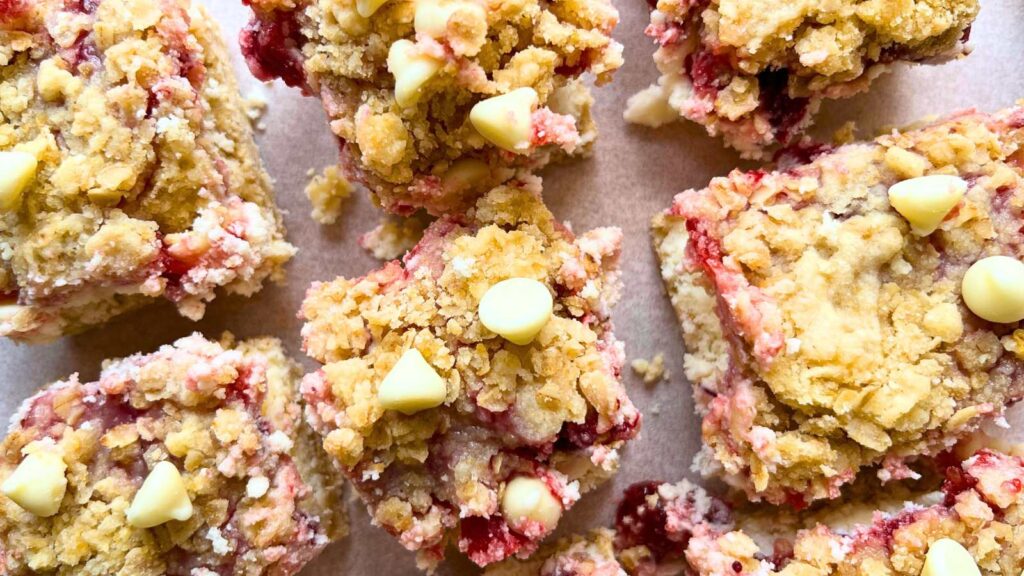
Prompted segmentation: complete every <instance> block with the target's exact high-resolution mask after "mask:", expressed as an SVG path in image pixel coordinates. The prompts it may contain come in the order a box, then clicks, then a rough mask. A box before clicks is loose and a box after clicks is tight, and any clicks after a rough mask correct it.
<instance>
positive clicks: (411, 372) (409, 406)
mask: <svg viewBox="0 0 1024 576" xmlns="http://www.w3.org/2000/svg"><path fill="white" fill-rule="evenodd" d="M447 396H448V385H447V384H446V383H445V381H444V379H443V378H441V376H440V375H439V374H438V373H437V371H436V370H434V367H433V366H431V365H430V364H429V363H428V362H427V360H426V358H424V357H423V354H420V351H419V350H417V349H415V348H410V349H408V350H406V351H405V354H402V357H401V358H399V359H398V362H396V363H395V365H394V367H392V368H391V371H390V372H388V375H387V376H385V377H384V381H383V382H381V384H380V388H379V389H378V390H377V400H379V401H380V404H381V406H383V407H384V409H386V410H398V411H399V412H401V413H403V414H415V413H416V412H419V411H421V410H427V409H429V408H434V407H436V406H440V405H441V404H443V403H444V399H445V398H446V397H447Z"/></svg>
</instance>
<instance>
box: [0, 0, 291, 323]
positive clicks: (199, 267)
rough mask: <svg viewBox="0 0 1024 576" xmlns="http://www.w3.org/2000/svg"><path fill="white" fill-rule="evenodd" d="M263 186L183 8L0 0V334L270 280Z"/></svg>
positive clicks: (196, 22) (276, 227)
mask: <svg viewBox="0 0 1024 576" xmlns="http://www.w3.org/2000/svg"><path fill="white" fill-rule="evenodd" d="M283 234H284V230H283V228H282V225H281V218H280V215H279V214H278V212H277V209H276V208H275V207H274V204H273V198H272V194H271V189H270V180H269V178H268V177H267V175H266V173H265V172H264V171H263V168H262V166H261V164H260V159H259V154H258V151H257V149H256V146H255V144H254V142H253V138H252V132H251V128H250V127H249V123H248V120H247V118H246V116H245V114H244V112H243V110H242V103H241V99H240V97H239V95H238V87H237V85H236V83H235V78H234V76H233V72H232V70H231V67H230V62H229V59H228V55H227V51H226V48H225V46H224V44H223V42H222V40H221V38H220V36H219V33H218V31H217V29H216V27H215V25H214V24H213V22H212V20H211V18H210V16H209V15H208V14H207V13H206V11H205V10H204V9H203V8H202V6H200V5H198V4H195V3H191V2H189V1H180V2H179V1H175V2H165V1H161V0H68V1H58V0H37V1H14V2H0V247H2V249H0V335H5V336H9V337H11V338H15V339H18V340H28V341H43V340H51V339H54V338H57V337H59V336H61V335H62V334H66V333H71V332H77V331H80V330H82V329H84V328H86V327H89V326H91V325H95V324H99V323H101V322H104V321H106V320H107V319H109V318H110V317H112V316H114V315H116V314H119V313H121V312H124V311H126V310H128V309H131V308H134V307H137V306H139V305H142V304H144V303H146V302H149V301H152V300H153V299H155V298H161V297H162V298H167V299H169V300H171V301H172V302H174V303H175V304H177V306H178V309H179V311H180V312H181V313H182V315H184V316H187V317H189V318H192V319H199V318H201V317H202V316H203V312H204V308H205V303H206V302H207V301H209V300H212V299H213V297H214V291H215V289H217V288H218V287H223V288H224V289H225V290H226V291H228V292H233V293H239V294H245V295H249V294H252V293H254V292H256V291H258V290H259V289H260V286H261V284H262V283H263V281H264V280H266V279H268V278H270V279H274V280H277V279H280V278H281V276H282V270H281V267H282V265H283V263H284V262H285V261H287V260H288V259H289V258H290V256H291V255H292V253H293V252H294V248H292V247H291V246H290V245H289V244H288V243H286V242H285V241H284V239H283Z"/></svg>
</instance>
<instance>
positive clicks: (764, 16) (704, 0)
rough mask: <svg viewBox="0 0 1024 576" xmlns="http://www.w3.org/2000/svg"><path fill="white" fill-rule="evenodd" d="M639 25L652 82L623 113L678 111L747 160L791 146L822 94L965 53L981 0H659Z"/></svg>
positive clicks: (846, 92) (843, 93)
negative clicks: (899, 67)
mask: <svg viewBox="0 0 1024 576" xmlns="http://www.w3.org/2000/svg"><path fill="white" fill-rule="evenodd" d="M652 4H654V5H656V9H655V10H654V11H652V12H651V23H650V25H649V26H648V27H647V30H646V33H647V35H648V36H650V37H651V38H653V39H654V41H655V42H656V43H657V44H658V50H657V51H656V52H655V53H654V61H655V63H656V64H657V66H658V69H659V70H660V71H661V77H660V78H659V79H658V82H657V84H655V85H653V86H651V87H650V88H648V89H646V90H644V91H642V92H640V93H639V94H637V95H635V96H634V97H633V98H631V99H630V101H629V104H628V107H627V111H626V119H627V120H630V121H632V122H638V123H641V124H646V125H649V126H660V125H662V124H665V123H667V122H671V121H673V120H676V119H678V118H680V117H683V118H687V119H689V120H692V121H694V122H697V123H699V124H702V125H704V127H705V128H707V131H708V133H709V134H711V135H712V136H718V135H721V136H723V137H724V138H725V142H726V144H728V145H729V146H731V147H733V148H736V149H737V150H739V151H740V152H742V153H743V155H744V156H748V157H755V158H756V157H762V156H764V155H765V154H766V152H767V151H768V149H770V148H772V147H773V146H775V145H788V144H790V143H793V142H795V141H796V140H797V138H798V136H800V134H801V133H802V132H803V130H804V129H805V128H806V127H807V126H808V125H809V124H810V123H811V121H812V119H813V116H814V114H815V113H816V112H817V110H818V107H819V105H820V104H821V102H822V100H824V99H835V98H845V97H848V96H851V95H853V94H856V93H858V92H861V91H864V90H866V89H867V88H868V87H869V85H870V84H871V82H872V81H873V80H874V79H875V78H876V77H878V76H879V75H881V74H883V73H884V72H886V71H888V70H890V69H892V68H893V67H894V66H895V65H896V64H900V63H913V62H933V63H934V62H937V61H943V60H948V59H950V58H955V57H959V56H962V55H965V54H966V53H967V49H966V48H965V42H966V41H967V38H968V36H969V35H970V29H971V23H972V22H973V21H974V18H975V17H976V16H977V14H978V8H979V2H978V0H907V1H904V2H888V1H886V0H867V1H864V0H837V1H834V2H812V1H797V2H787V1H779V0H775V1H771V2H765V1H764V0H659V1H658V2H656V3H655V2H653V1H652Z"/></svg>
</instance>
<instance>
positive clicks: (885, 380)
mask: <svg viewBox="0 0 1024 576" xmlns="http://www.w3.org/2000/svg"><path fill="white" fill-rule="evenodd" d="M1022 143H1024V109H1022V108H1012V109H1009V110H1006V111H1004V112H1000V113H998V114H991V115H989V114H981V113H974V112H965V113H961V114H958V115H956V116H953V117H951V118H947V119H944V120H939V121H935V122H933V123H930V124H925V125H921V126H918V127H916V128H912V129H907V130H905V131H894V132H892V133H890V134H887V135H885V136H882V137H879V138H877V139H876V140H875V141H873V142H868V143H859V144H850V145H846V146H843V147H840V148H837V149H835V150H831V151H830V150H826V149H821V148H819V149H815V150H798V151H795V152H794V153H800V154H802V155H804V156H805V157H803V158H796V157H788V158H787V159H784V160H783V163H782V164H781V165H780V166H778V167H777V169H776V170H774V171H764V170H759V171H754V172H746V173H744V172H739V171H735V172H733V173H732V174H730V175H729V176H728V177H723V178H716V179H715V180H713V181H712V182H711V185H710V186H709V187H708V188H705V189H703V190H689V191H686V192H683V193H681V194H680V195H678V196H677V197H676V198H675V201H674V203H673V206H672V208H671V209H670V210H668V211H667V212H665V213H664V214H662V215H660V216H658V217H657V218H656V219H655V222H654V236H655V245H656V248H657V251H658V253H659V255H660V256H661V259H662V275H663V277H664V280H665V283H666V286H667V288H668V291H669V293H670V295H671V297H672V300H673V304H674V305H675V307H676V310H677V312H678V313H679V316H680V319H681V324H682V329H683V336H684V339H685V341H686V346H687V350H686V362H685V367H686V374H687V377H688V378H689V379H690V380H691V382H692V383H693V385H694V394H695V398H696V403H697V405H698V409H699V411H700V412H701V414H702V415H703V418H704V419H703V426H702V431H703V437H704V442H705V447H704V449H703V451H702V453H701V455H700V456H699V461H698V463H697V466H699V467H700V468H702V470H704V471H705V472H717V473H719V474H721V475H722V476H724V478H725V479H726V481H727V482H728V483H730V484H731V485H733V486H735V487H738V488H740V489H742V490H744V491H746V492H747V494H748V495H749V496H750V497H751V498H754V499H766V500H768V501H771V502H773V503H783V502H787V503H790V504H793V505H796V506H801V505H803V504H805V503H807V502H809V501H812V500H815V499H819V498H834V497H836V496H837V495H838V491H839V488H840V487H841V486H842V485H844V484H846V483H849V482H850V481H852V480H853V479H854V478H855V477H856V476H857V474H858V473H859V472H860V471H861V469H862V468H865V467H874V466H877V467H878V469H877V471H876V473H877V474H878V476H879V478H881V479H882V480H890V479H899V478H905V477H909V476H913V474H914V472H913V470H912V466H913V462H914V459H915V458H916V457H918V456H927V455H934V454H937V453H939V452H941V451H942V450H944V449H947V448H949V447H950V446H951V445H952V444H953V443H954V442H955V440H956V439H957V438H959V437H962V436H964V435H965V434H966V433H968V432H970V431H972V430H973V429H975V428H977V426H978V425H979V424H980V422H981V420H982V418H983V417H986V416H998V415H999V414H1001V412H1002V410H1003V409H1004V407H1005V406H1006V405H1007V404H1008V403H1011V402H1014V401H1016V400H1018V399H1020V398H1021V396H1022V394H1024V355H1022V354H1021V350H1022V349H1024V347H1022V346H1021V334H1024V331H1022V330H1021V326H1020V323H1016V324H992V323H988V322H985V321H983V320H982V319H980V318H978V317H976V316H974V315H973V314H972V313H971V312H970V311H969V310H968V309H967V308H966V306H965V305H964V304H963V302H962V299H961V295H960V284H961V280H962V278H963V275H964V273H965V272H966V270H967V268H968V267H969V266H970V265H971V264H973V263H974V262H976V261H977V260H979V259H980V258H983V257H986V256H991V255H998V254H1003V255H1009V256H1013V257H1016V258H1022V257H1024V238H1022V236H1021V234H1020V228H1021V225H1022V222H1024V152H1022V151H1021V149H1020V145H1021V144H1022ZM808 154H810V156H815V155H816V157H814V158H813V159H811V158H809V157H806V155H808ZM922 174H953V175H958V176H960V177H961V178H963V179H964V180H965V181H966V182H967V183H968V186H969V188H968V191H967V193H966V195H965V197H964V199H963V201H962V202H961V203H960V204H959V205H958V206H957V207H955V208H954V209H953V211H952V212H951V213H950V214H949V216H947V218H946V219H945V221H944V222H943V223H942V224H941V225H940V226H939V228H938V230H936V231H935V232H934V233H932V234H931V235H930V236H926V237H922V236H918V235H916V234H913V233H912V232H911V230H910V228H909V225H908V223H907V222H906V221H905V220H904V219H903V218H902V216H900V214H899V213H897V212H896V211H895V210H894V209H893V208H892V207H891V206H890V205H889V201H888V196H887V190H888V187H889V186H890V185H892V184H894V183H896V182H899V181H902V180H905V179H907V178H912V177H916V176H921V175H922Z"/></svg>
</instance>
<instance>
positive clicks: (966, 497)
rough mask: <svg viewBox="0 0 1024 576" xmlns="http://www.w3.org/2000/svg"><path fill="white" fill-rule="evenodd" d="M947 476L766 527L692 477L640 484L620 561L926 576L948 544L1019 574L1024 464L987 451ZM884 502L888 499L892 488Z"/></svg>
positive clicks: (719, 571) (704, 573)
mask: <svg viewBox="0 0 1024 576" xmlns="http://www.w3.org/2000/svg"><path fill="white" fill-rule="evenodd" d="M945 476H946V477H945V481H944V482H943V483H942V488H941V490H939V491H935V492H931V493H923V494H917V495H916V497H914V498H913V500H909V501H908V500H904V501H902V502H897V501H891V502H888V504H889V505H888V506H887V507H886V508H879V509H876V510H875V511H874V512H873V513H871V512H868V510H870V508H871V505H870V502H871V501H870V500H866V501H860V502H855V501H851V502H849V503H848V504H847V506H846V507H845V508H844V510H843V512H844V513H845V515H844V516H839V515H837V514H835V513H834V511H831V510H829V509H826V510H825V511H824V512H815V513H812V514H807V515H804V516H803V517H801V516H800V515H798V516H797V517H796V518H793V517H788V518H785V519H784V520H783V521H782V522H780V521H779V519H778V517H777V514H772V513H768V512H762V513H760V516H761V517H760V518H758V519H757V520H759V521H761V526H758V525H757V523H756V522H754V523H751V520H752V519H750V518H744V517H743V513H741V512H737V513H735V514H733V513H732V512H731V511H730V510H729V508H728V507H727V506H726V505H725V504H723V503H722V502H721V501H719V500H717V499H716V498H714V497H712V496H710V495H708V494H707V493H705V492H704V491H703V490H702V489H701V488H699V487H696V486H695V485H693V484H690V483H689V482H686V481H683V482H681V483H679V484H675V485H672V484H660V485H659V484H657V483H645V484H640V485H635V486H633V487H631V488H630V489H629V490H628V491H627V493H626V498H625V499H624V500H623V502H622V504H621V505H620V507H619V513H618V522H617V528H618V531H617V536H616V545H617V547H618V554H619V559H620V562H622V564H623V565H624V566H625V567H626V569H627V571H628V572H629V573H630V574H635V575H638V576H649V575H653V574H659V575H668V574H684V573H685V574H696V575H698V576H736V575H743V574H758V575H769V574H780V575H786V576H803V575H815V576H830V575H837V576H838V575H846V574H886V575H892V576H897V575H898V576H918V575H919V574H920V573H921V569H922V567H923V565H924V559H925V554H926V553H927V551H928V547H929V546H930V545H931V544H932V543H933V542H935V541H937V540H939V539H941V538H949V539H952V540H955V541H957V542H959V543H960V544H962V545H963V546H964V548H966V549H967V551H968V552H969V553H970V554H971V556H972V557H973V558H974V560H975V561H976V562H977V564H978V567H979V569H980V571H981V573H982V574H984V575H986V576H994V575H1000V576H1016V575H1018V574H1020V572H1021V569H1022V568H1024V544H1022V539H1021V534H1022V530H1024V526H1022V522H1024V521H1022V517H1021V510H1020V508H1021V506H1024V495H1022V493H1021V486H1022V484H1024V462H1022V461H1021V459H1020V458H1017V457H1014V456H1008V455H1006V454H1002V453H999V452H994V451H990V450H982V451H979V452H978V453H976V454H975V455H973V456H971V457H970V458H968V459H966V460H964V461H963V462H962V463H959V462H958V463H954V464H952V465H950V466H948V467H946V468H945ZM875 497H876V498H878V499H881V500H886V499H887V496H886V494H885V493H884V492H883V491H880V492H878V493H876V494H875ZM889 500H892V499H889ZM769 522H770V523H771V525H770V526H769V527H768V530H767V532H764V531H762V530H763V529H764V527H765V525H766V524H767V523H769ZM744 523H748V524H750V525H749V526H745V527H740V526H741V525H743V524H744ZM759 531H761V533H760V534H759V533H758V532H759ZM758 540H761V541H760V542H759V541H758Z"/></svg>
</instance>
